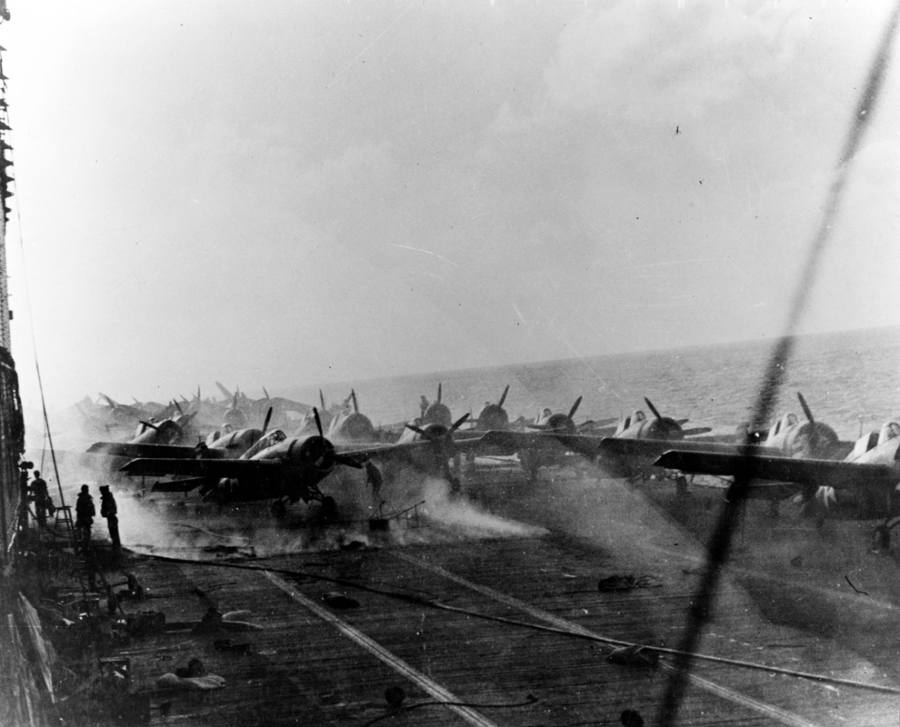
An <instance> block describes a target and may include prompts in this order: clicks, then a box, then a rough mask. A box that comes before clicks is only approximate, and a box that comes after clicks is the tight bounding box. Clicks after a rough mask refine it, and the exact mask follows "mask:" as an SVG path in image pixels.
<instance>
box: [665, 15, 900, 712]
mask: <svg viewBox="0 0 900 727" xmlns="http://www.w3.org/2000/svg"><path fill="white" fill-rule="evenodd" d="M898 18H900V0H898V2H897V4H895V6H894V8H893V10H892V11H891V14H890V16H889V17H888V22H887V26H886V27H885V31H884V35H883V36H882V38H881V42H880V43H879V45H878V49H877V52H876V53H875V58H874V60H873V62H872V65H871V67H870V69H869V73H868V77H867V78H866V85H865V88H864V89H863V93H862V97H861V98H860V100H859V102H858V104H857V106H856V111H855V113H854V116H853V121H852V123H851V126H850V133H849V134H848V135H847V139H846V141H845V143H844V148H843V150H842V152H841V156H840V158H839V160H838V164H837V168H836V169H835V175H834V178H833V180H832V182H831V186H830V187H829V190H828V196H827V198H826V204H825V208H824V213H823V215H822V218H821V220H820V222H819V226H818V228H817V230H816V233H815V235H814V237H813V239H812V242H811V244H810V248H809V251H808V253H807V255H806V263H805V265H804V267H803V270H802V273H801V276H800V280H799V282H798V286H797V289H796V291H795V293H794V296H793V299H792V301H791V305H790V308H789V312H788V319H787V322H786V325H785V333H784V335H783V336H782V337H781V338H779V340H778V342H777V343H776V345H775V348H774V350H773V351H772V355H771V357H770V358H769V361H768V364H767V366H766V369H765V372H764V374H763V378H762V382H761V384H760V389H759V394H758V396H757V399H756V402H755V404H754V408H753V414H754V416H753V421H755V422H760V421H769V420H770V418H771V415H772V410H773V407H774V404H775V399H776V397H777V395H778V391H779V389H780V388H781V384H782V381H783V379H784V375H785V371H786V368H787V364H788V361H789V359H790V357H791V353H792V351H793V347H794V336H795V333H796V328H797V323H798V320H799V318H800V314H801V313H802V312H803V310H804V309H805V308H806V304H807V302H808V299H809V293H810V290H811V289H812V285H813V282H814V280H815V277H816V273H817V271H818V267H819V263H820V262H821V259H822V255H823V253H824V251H825V248H826V246H827V244H828V242H829V240H830V238H831V228H832V223H833V222H834V219H835V217H836V215H837V212H838V209H839V207H840V202H841V199H842V197H843V194H844V189H845V187H846V184H847V178H848V176H849V171H850V166H851V163H852V161H853V158H854V157H855V155H856V152H857V150H858V148H859V144H860V141H861V139H862V137H863V134H864V133H865V131H866V128H867V127H868V122H869V120H870V119H871V118H872V115H873V111H874V109H875V105H876V102H877V100H878V95H879V92H880V91H881V87H882V84H883V82H884V76H885V72H886V70H887V66H888V60H889V58H890V51H891V45H892V43H893V41H894V35H895V32H896V29H897V24H898ZM742 450H743V451H742V452H741V454H742V455H744V456H752V454H753V448H752V446H751V442H750V437H749V435H748V436H747V438H746V439H745V440H744V444H743V447H742ZM751 479H752V477H751V476H750V474H749V473H747V472H739V473H738V474H737V475H735V478H734V482H733V483H732V485H731V488H730V489H729V491H728V496H727V498H726V501H725V504H724V506H723V507H722V512H721V514H720V516H719V520H718V522H717V523H716V527H715V530H714V531H713V534H712V537H711V538H710V540H709V544H708V546H707V554H706V565H705V568H704V571H703V576H702V577H701V581H700V586H699V587H698V589H697V595H696V597H695V598H694V600H693V605H692V607H691V609H690V611H689V613H688V623H687V627H686V629H685V633H684V637H683V639H682V642H681V645H680V648H679V649H678V651H679V652H680V653H678V654H677V655H676V657H675V670H674V671H673V673H672V677H671V678H670V679H669V683H668V685H667V687H666V693H665V697H664V699H663V702H662V706H661V708H660V713H659V717H658V723H659V724H660V725H662V726H663V727H667V726H668V725H673V724H674V723H675V721H676V718H677V715H678V709H679V706H680V704H681V701H682V698H683V696H684V692H685V688H686V685H687V678H688V673H689V672H690V669H691V664H692V661H693V660H694V658H695V657H694V654H693V652H694V650H695V649H696V648H697V645H698V643H699V641H700V636H701V632H702V631H703V628H704V626H705V625H706V623H707V621H708V620H709V617H710V614H711V612H712V609H713V605H714V601H715V597H716V591H717V588H718V581H719V577H720V574H721V570H722V566H723V565H724V564H725V562H726V561H727V560H728V556H729V551H730V549H731V540H732V534H733V532H734V530H735V527H736V525H737V522H738V520H739V516H740V513H741V510H742V509H743V504H744V501H745V500H746V498H747V493H748V491H749V487H750V481H751Z"/></svg>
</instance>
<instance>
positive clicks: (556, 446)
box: [484, 397, 715, 477]
mask: <svg viewBox="0 0 900 727" xmlns="http://www.w3.org/2000/svg"><path fill="white" fill-rule="evenodd" d="M644 402H645V403H646V404H647V407H648V408H649V409H650V411H651V413H652V414H653V416H652V417H648V416H647V415H646V414H644V412H642V411H636V412H634V413H633V414H631V415H629V416H626V417H623V418H622V419H621V421H620V422H619V424H618V426H617V427H615V428H614V429H612V430H611V432H610V433H609V435H608V436H603V435H602V434H600V435H598V434H596V433H591V434H582V433H580V431H579V428H578V427H577V426H576V425H575V422H574V421H573V419H572V417H573V416H574V414H575V411H576V410H577V409H578V405H579V404H580V403H581V397H579V398H578V399H577V400H576V401H575V403H574V405H573V406H572V408H571V410H570V411H569V414H568V415H566V414H544V415H543V416H541V417H539V418H538V420H537V421H536V422H535V423H534V424H530V425H527V426H528V427H529V428H531V429H536V430H538V431H537V432H535V433H531V434H527V433H516V432H510V433H508V434H506V435H504V434H503V433H500V432H491V433H490V434H489V435H488V436H487V437H486V438H485V440H484V444H489V443H490V444H495V443H496V444H501V443H504V444H507V445H509V444H510V443H512V442H515V443H516V445H517V446H516V448H517V451H518V454H519V459H520V460H521V461H522V466H523V468H524V469H525V471H526V472H527V473H529V475H531V476H532V477H534V475H536V472H537V469H538V468H539V467H541V466H544V465H546V464H552V463H556V462H559V461H561V458H562V457H563V456H564V455H565V454H566V453H570V452H574V453H577V454H580V455H582V456H584V457H587V458H588V459H589V460H590V461H592V462H597V463H598V464H599V465H600V466H601V467H603V469H604V470H605V471H607V472H608V473H610V474H611V475H613V476H616V477H624V476H633V475H635V474H638V473H644V472H645V471H646V469H647V468H648V467H650V466H651V465H652V463H653V461H654V460H655V459H656V458H657V457H658V456H659V455H660V454H661V453H662V452H663V451H665V449H667V448H668V447H667V445H665V444H664V443H665V442H670V441H672V440H676V439H677V440H684V438H685V437H686V436H690V435H695V434H701V433H706V432H709V431H710V429H709V427H694V428H691V429H684V428H683V427H682V424H683V423H684V422H685V421H686V420H675V419H672V418H671V417H664V416H662V415H661V414H660V413H659V410H658V409H657V408H656V407H655V406H654V405H653V403H652V402H651V401H650V400H649V399H647V398H645V399H644ZM600 431H602V428H601V429H600ZM688 446H691V445H688ZM714 446H715V445H709V447H714Z"/></svg>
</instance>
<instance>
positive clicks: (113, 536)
mask: <svg viewBox="0 0 900 727" xmlns="http://www.w3.org/2000/svg"><path fill="white" fill-rule="evenodd" d="M118 512H119V509H118V508H117V507H116V498H114V497H113V494H112V493H111V492H110V491H109V485H100V516H101V517H105V518H106V524H107V526H108V527H109V539H110V540H111V541H112V546H113V551H114V552H116V553H118V552H119V550H121V548H122V543H121V541H120V540H119V515H118Z"/></svg>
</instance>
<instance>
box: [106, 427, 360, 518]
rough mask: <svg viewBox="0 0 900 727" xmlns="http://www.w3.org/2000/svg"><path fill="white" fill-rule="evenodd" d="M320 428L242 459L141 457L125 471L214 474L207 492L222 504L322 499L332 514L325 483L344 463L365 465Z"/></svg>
mask: <svg viewBox="0 0 900 727" xmlns="http://www.w3.org/2000/svg"><path fill="white" fill-rule="evenodd" d="M316 416H317V415H316ZM318 431H319V434H317V435H313V436H310V437H306V438H305V439H299V438H297V437H293V438H290V439H288V438H287V437H284V438H279V441H276V442H274V443H272V444H271V446H268V447H265V448H263V449H257V448H253V449H254V451H253V452H252V453H250V452H245V454H244V455H243V456H241V457H240V458H237V459H230V458H210V457H202V458H201V457H198V458H193V459H182V458H178V459H149V458H139V459H134V460H132V461H131V462H128V463H127V464H126V465H125V466H124V467H123V468H122V470H123V471H124V472H126V473H127V474H129V475H140V476H146V475H185V476H189V477H195V478H209V479H210V480H211V481H212V482H215V484H209V485H206V486H205V487H204V490H203V491H202V494H204V495H205V496H207V497H213V498H214V499H217V500H219V501H220V502H237V501H247V500H269V499H271V500H274V503H273V511H276V512H278V511H283V510H284V507H285V505H286V504H287V503H288V502H297V501H298V500H303V502H305V503H309V502H313V501H316V502H319V503H321V505H322V508H323V510H324V511H325V512H326V513H327V514H328V515H331V514H333V512H334V510H335V503H334V499H333V498H331V497H327V496H326V495H324V494H323V493H322V491H321V490H320V489H319V482H321V481H322V480H323V479H325V478H326V477H327V476H328V475H329V474H331V472H332V471H333V470H334V469H335V467H337V466H338V465H343V466H348V467H355V468H361V467H362V463H361V458H360V459H357V458H354V457H352V456H349V455H344V454H339V453H338V452H337V451H336V450H335V448H334V445H333V444H332V443H331V442H330V441H328V439H326V438H325V437H324V436H323V435H322V433H321V432H322V429H321V422H320V423H319V428H318ZM195 482H196V484H199V482H200V481H199V480H197V481H195ZM195 486H196V485H195Z"/></svg>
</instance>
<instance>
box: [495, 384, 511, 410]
mask: <svg viewBox="0 0 900 727" xmlns="http://www.w3.org/2000/svg"><path fill="white" fill-rule="evenodd" d="M508 393H509V384H507V385H506V388H505V389H503V393H502V394H501V395H500V401H498V402H497V406H500V407H502V406H503V402H504V401H506V395H507V394H508Z"/></svg>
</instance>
